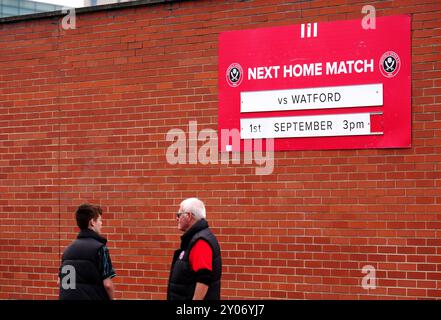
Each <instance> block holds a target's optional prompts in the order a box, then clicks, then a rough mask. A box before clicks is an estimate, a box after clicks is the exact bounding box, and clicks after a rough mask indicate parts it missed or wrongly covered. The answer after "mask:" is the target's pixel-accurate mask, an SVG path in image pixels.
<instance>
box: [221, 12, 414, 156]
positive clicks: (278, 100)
mask: <svg viewBox="0 0 441 320" xmlns="http://www.w3.org/2000/svg"><path fill="white" fill-rule="evenodd" d="M410 40H411V36H410V16H408V15H402V16H393V17H378V18H377V19H376V23H375V29H365V28H364V27H363V25H362V18H360V19H359V20H351V21H338V22H318V23H304V24H300V25H292V26H285V27H274V28H264V29H256V30H240V31H229V32H223V33H221V34H220V38H219V120H218V121H219V137H220V138H221V131H222V130H223V131H224V132H225V131H227V130H230V131H233V130H234V129H236V130H239V132H240V144H236V143H231V141H222V139H220V144H219V147H220V151H240V150H243V146H244V141H246V140H249V139H266V138H274V149H275V150H321V149H363V148H407V147H410V143H411V91H410V90H411V86H410V84H411V78H410V74H411V53H410V48H411V46H410ZM224 140H225V139H224ZM239 149H240V150H239Z"/></svg>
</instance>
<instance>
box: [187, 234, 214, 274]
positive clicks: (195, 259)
mask: <svg viewBox="0 0 441 320" xmlns="http://www.w3.org/2000/svg"><path fill="white" fill-rule="evenodd" d="M189 261H190V266H191V268H192V269H193V271H194V272H197V271H199V270H200V269H208V270H210V271H213V250H212V249H211V247H210V245H209V244H208V243H207V242H206V241H205V240H202V239H200V240H198V241H196V243H195V244H194V246H193V248H191V251H190V257H189Z"/></svg>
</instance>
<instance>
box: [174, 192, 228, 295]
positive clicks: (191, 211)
mask: <svg viewBox="0 0 441 320" xmlns="http://www.w3.org/2000/svg"><path fill="white" fill-rule="evenodd" d="M205 217H206V212H205V206H204V203H203V202H202V201H201V200H199V199H197V198H189V199H186V200H184V201H182V202H181V205H180V207H179V212H178V213H177V216H176V220H177V222H178V229H179V230H180V231H182V232H184V234H183V235H182V236H181V247H180V249H178V250H176V251H175V254H174V256H173V261H172V266H171V270H170V278H169V283H168V290H167V299H169V300H219V299H220V289H221V275H222V259H221V251H220V247H219V243H218V241H217V239H216V237H215V236H214V234H213V233H212V232H211V230H210V229H209V227H208V223H207V221H206V220H205Z"/></svg>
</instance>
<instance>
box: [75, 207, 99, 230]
mask: <svg viewBox="0 0 441 320" xmlns="http://www.w3.org/2000/svg"><path fill="white" fill-rule="evenodd" d="M102 214H103V210H102V209H101V207H100V206H97V205H93V204H89V203H84V204H82V205H81V206H79V207H78V209H77V211H76V212H75V217H76V219H77V225H78V227H80V229H81V230H83V229H87V228H89V221H90V220H92V219H93V220H96V219H98V217H99V216H101V215H102Z"/></svg>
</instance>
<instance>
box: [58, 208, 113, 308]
mask: <svg viewBox="0 0 441 320" xmlns="http://www.w3.org/2000/svg"><path fill="white" fill-rule="evenodd" d="M101 216H102V209H101V207H100V206H97V205H91V204H87V203H86V204H82V205H81V206H79V207H78V209H77V211H76V220H77V225H78V227H79V228H80V232H79V234H78V236H77V239H76V240H75V241H74V242H72V243H71V244H70V245H69V246H68V247H67V248H66V250H65V251H64V253H63V257H62V261H61V267H60V273H59V278H60V281H59V285H60V296H59V298H60V300H112V299H113V298H114V286H113V282H112V278H113V277H115V276H116V273H115V271H114V270H113V266H112V261H111V259H110V255H109V250H108V249H107V247H106V243H107V239H105V238H103V237H102V236H101V227H102V224H103V223H102V218H101Z"/></svg>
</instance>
